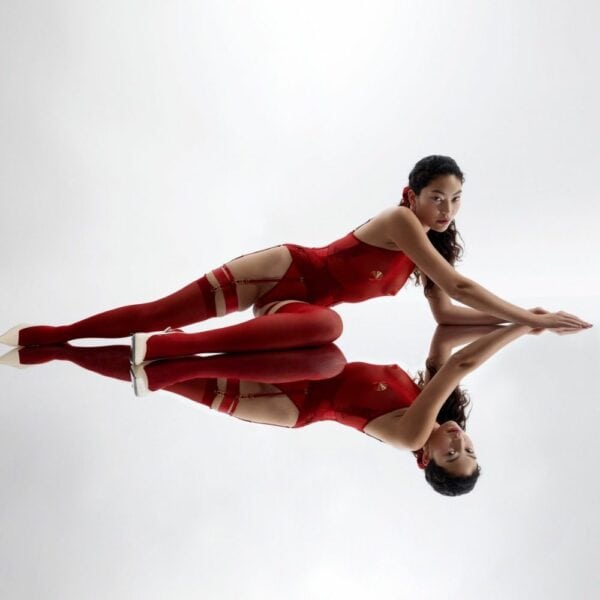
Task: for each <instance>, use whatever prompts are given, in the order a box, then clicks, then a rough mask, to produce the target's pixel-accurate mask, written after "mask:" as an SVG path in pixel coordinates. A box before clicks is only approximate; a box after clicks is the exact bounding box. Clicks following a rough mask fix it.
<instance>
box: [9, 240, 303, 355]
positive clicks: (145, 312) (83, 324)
mask: <svg viewBox="0 0 600 600" xmlns="http://www.w3.org/2000/svg"><path fill="white" fill-rule="evenodd" d="M291 260H292V259H291V255H290V253H289V250H288V249H287V248H286V247H285V246H276V247H274V248H267V249H266V250H260V251H258V252H254V253H252V254H248V255H243V256H240V257H238V258H236V259H234V260H232V261H230V262H229V263H226V264H225V265H223V266H222V267H219V268H218V269H214V270H213V271H210V272H208V273H207V274H206V275H204V276H203V277H201V278H200V279H198V280H196V281H194V282H192V283H190V284H188V285H186V286H185V287H183V288H181V289H180V290H178V291H177V292H175V293H173V294H170V295H169V296H165V297H164V298H160V299H159V300H155V301H153V302H146V303H142V304H132V305H128V306H122V307H119V308H115V309H112V310H108V311H105V312H102V313H99V314H97V315H94V316H91V317H88V318H86V319H83V320H81V321H77V322H76V323H72V324H71V325H63V326H59V327H51V326H44V325H37V326H26V327H17V328H13V329H12V330H10V331H8V332H7V333H6V334H4V335H3V336H2V337H0V342H3V343H6V344H11V345H18V346H32V345H42V344H61V343H64V342H67V341H69V340H74V339H78V338H92V337H93V338H121V337H127V336H130V335H132V334H133V333H136V332H140V331H159V330H163V329H166V328H167V327H172V328H176V327H182V326H183V325H189V324H191V323H197V322H199V321H204V320H205V319H209V318H211V317H215V316H222V315H225V314H228V313H230V312H233V311H236V310H245V309H246V308H248V307H249V306H251V305H252V304H253V303H254V302H255V301H256V300H257V299H258V298H259V297H260V296H261V295H262V294H264V293H265V292H266V291H268V290H269V289H271V288H272V287H273V286H274V285H276V283H277V281H278V280H279V279H281V278H282V277H283V275H284V274H285V272H286V271H287V269H288V267H289V265H290V263H291Z"/></svg>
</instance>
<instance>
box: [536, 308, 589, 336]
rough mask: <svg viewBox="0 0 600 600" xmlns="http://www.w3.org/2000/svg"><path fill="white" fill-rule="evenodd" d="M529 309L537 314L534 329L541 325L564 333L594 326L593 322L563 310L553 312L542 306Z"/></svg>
mask: <svg viewBox="0 0 600 600" xmlns="http://www.w3.org/2000/svg"><path fill="white" fill-rule="evenodd" d="M529 310H530V312H532V313H534V314H535V315H536V316H537V318H536V320H535V325H533V328H534V331H535V329H538V328H540V327H541V328H544V329H552V330H557V331H556V333H559V332H560V334H561V335H563V334H564V333H575V332H576V331H581V330H582V329H587V328H588V327H591V326H592V325H591V323H588V322H587V321H584V320H583V319H580V318H579V317H577V316H575V315H572V314H570V313H568V312H564V311H562V310H561V311H559V312H555V313H551V312H548V311H547V310H545V309H543V308H541V307H540V306H536V307H535V308H530V309H529Z"/></svg>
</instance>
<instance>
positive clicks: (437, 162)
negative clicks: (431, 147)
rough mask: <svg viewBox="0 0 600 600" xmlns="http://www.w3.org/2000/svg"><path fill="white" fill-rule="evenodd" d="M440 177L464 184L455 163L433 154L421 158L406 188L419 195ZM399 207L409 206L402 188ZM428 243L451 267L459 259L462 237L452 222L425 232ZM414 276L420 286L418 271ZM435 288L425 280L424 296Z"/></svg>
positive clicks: (405, 192) (421, 278)
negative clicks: (438, 230) (439, 230)
mask: <svg viewBox="0 0 600 600" xmlns="http://www.w3.org/2000/svg"><path fill="white" fill-rule="evenodd" d="M440 175H455V176H456V177H457V178H458V179H460V182H461V183H464V181H465V176H464V174H463V172H462V171H461V170H460V168H459V166H458V165H457V164H456V161H455V160H454V159H453V158H450V157H449V156H442V155H439V154H433V155H431V156H426V157H425V158H422V159H421V160H420V161H419V162H418V163H417V164H415V166H414V167H413V169H412V171H411V172H410V174H409V175H408V186H407V187H409V188H410V189H411V190H412V191H413V192H414V193H415V194H417V195H419V194H420V193H421V190H422V189H423V188H424V187H425V186H427V185H429V183H430V182H431V181H432V180H433V179H435V178H436V177H439V176H440ZM400 206H410V204H409V201H408V190H407V188H404V193H403V194H402V200H401V201H400ZM427 237H428V238H429V241H430V242H431V243H432V244H433V246H434V248H435V249H436V250H437V251H438V252H439V253H440V254H441V255H442V256H443V257H444V258H445V259H446V260H447V261H448V262H449V263H450V264H451V265H452V266H454V264H455V263H456V262H457V261H459V260H460V259H461V256H462V253H463V247H462V246H461V245H460V244H459V243H458V240H457V237H460V239H461V240H462V237H461V235H460V233H458V231H457V230H456V225H455V224H454V221H452V222H451V223H450V224H449V225H448V228H447V229H446V231H444V232H442V233H440V232H437V231H434V230H433V229H430V230H429V231H428V232H427ZM413 274H414V276H415V284H416V285H419V284H422V281H423V275H422V273H421V272H420V271H419V269H415V270H414V271H413ZM434 286H435V283H433V281H431V279H429V278H427V282H426V283H425V288H424V292H425V295H426V296H427V295H429V292H430V291H431V289H432V288H433V287H434Z"/></svg>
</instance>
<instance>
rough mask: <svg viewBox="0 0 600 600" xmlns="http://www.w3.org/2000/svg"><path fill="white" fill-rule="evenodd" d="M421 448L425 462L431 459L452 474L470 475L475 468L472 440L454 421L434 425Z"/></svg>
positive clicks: (475, 456) (475, 460)
mask: <svg viewBox="0 0 600 600" xmlns="http://www.w3.org/2000/svg"><path fill="white" fill-rule="evenodd" d="M423 450H424V452H423V461H424V463H425V464H427V463H428V462H429V460H431V459H433V460H434V461H435V463H436V464H438V465H439V466H440V467H442V468H443V469H444V470H446V471H448V473H450V474H452V475H456V476H465V475H471V474H472V473H473V472H474V471H475V469H476V468H477V455H476V454H475V448H474V446H473V442H471V438H470V437H469V436H468V435H467V434H466V433H465V432H464V431H463V430H462V429H461V428H460V426H459V425H458V424H457V423H455V422H454V421H446V422H445V423H442V424H441V425H439V426H438V427H436V429H434V431H433V432H432V434H431V435H430V436H429V439H428V440H427V443H426V444H425V446H424V447H423Z"/></svg>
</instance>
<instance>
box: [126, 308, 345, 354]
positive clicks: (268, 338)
mask: <svg viewBox="0 0 600 600" xmlns="http://www.w3.org/2000/svg"><path fill="white" fill-rule="evenodd" d="M341 333H342V320H341V319H340V317H339V315H338V314H337V313H336V312H334V311H333V310H331V309H330V308H325V307H322V306H314V305H312V304H306V303H303V302H291V303H289V304H285V305H284V306H282V307H281V308H280V309H279V310H278V311H277V313H275V314H271V315H264V316H261V317H256V318H255V319H251V320H250V321H245V322H244V323H240V324H238V325H231V326H230V327H222V328H220V329H213V330H211V331H201V332H199V333H167V334H157V335H151V336H150V337H148V338H147V340H144V343H145V352H144V351H143V348H142V351H141V352H138V351H139V350H140V346H138V347H137V348H136V352H135V354H136V357H135V362H136V363H138V364H139V363H140V362H142V361H147V360H154V359H157V358H168V357H175V356H189V355H192V354H197V353H201V352H252V351H261V350H283V349H289V348H303V347H307V346H319V345H323V344H328V343H330V342H333V341H334V340H336V339H337V338H338V337H339V336H340V335H341ZM144 337H145V336H143V335H141V336H135V338H136V345H137V344H138V339H139V338H144Z"/></svg>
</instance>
